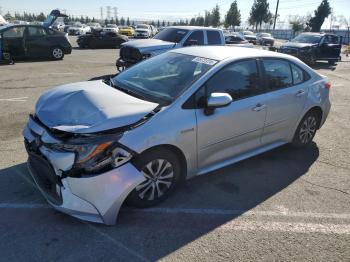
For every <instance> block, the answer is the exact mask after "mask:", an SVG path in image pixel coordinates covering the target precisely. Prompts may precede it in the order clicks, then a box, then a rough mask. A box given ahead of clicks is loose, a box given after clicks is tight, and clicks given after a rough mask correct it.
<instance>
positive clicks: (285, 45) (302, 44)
mask: <svg viewBox="0 0 350 262" xmlns="http://www.w3.org/2000/svg"><path fill="white" fill-rule="evenodd" d="M315 45H317V44H310V43H298V42H287V43H284V44H283V45H281V47H282V48H283V47H293V48H304V47H308V46H309V47H311V46H315Z"/></svg>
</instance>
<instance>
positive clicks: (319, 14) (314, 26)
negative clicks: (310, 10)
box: [307, 0, 332, 32]
mask: <svg viewBox="0 0 350 262" xmlns="http://www.w3.org/2000/svg"><path fill="white" fill-rule="evenodd" d="M331 13H332V9H331V7H330V5H329V2H328V0H322V2H321V4H320V5H319V6H318V8H317V9H316V10H315V15H314V16H313V17H311V19H310V20H309V22H308V23H307V24H308V26H309V27H310V28H311V31H312V32H320V30H321V26H322V25H323V22H324V20H325V19H326V18H327V17H328V16H329V15H330V14H331Z"/></svg>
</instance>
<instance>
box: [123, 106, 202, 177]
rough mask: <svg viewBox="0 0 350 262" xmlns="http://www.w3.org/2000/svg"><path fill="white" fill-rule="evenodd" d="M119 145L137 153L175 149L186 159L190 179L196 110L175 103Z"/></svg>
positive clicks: (194, 142)
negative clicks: (158, 147) (149, 150)
mask: <svg viewBox="0 0 350 262" xmlns="http://www.w3.org/2000/svg"><path fill="white" fill-rule="evenodd" d="M119 142H120V143H121V144H123V145H125V146H127V147H129V148H130V149H132V150H134V151H135V152H137V153H139V154H140V153H142V152H144V151H145V150H147V149H150V148H153V147H155V146H161V145H171V146H175V147H177V148H178V149H180V150H181V151H182V153H183V154H184V156H185V159H186V162H187V177H190V176H192V175H193V173H194V172H195V169H196V167H197V154H196V147H197V143H196V117H195V110H192V109H189V110H185V109H182V108H181V105H178V104H173V105H171V106H168V107H166V108H163V109H162V110H161V111H160V112H158V113H157V114H156V115H154V116H153V117H152V118H151V119H150V120H149V121H148V122H146V123H145V124H143V125H141V126H139V127H137V128H136V129H134V130H131V131H129V132H127V133H125V134H124V136H123V137H122V138H121V139H120V141H119Z"/></svg>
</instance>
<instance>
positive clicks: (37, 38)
mask: <svg viewBox="0 0 350 262" xmlns="http://www.w3.org/2000/svg"><path fill="white" fill-rule="evenodd" d="M25 46H26V53H27V56H28V57H47V56H48V55H49V54H50V48H51V45H50V41H49V39H48V34H47V31H46V29H45V28H44V27H41V26H28V28H27V32H26V36H25Z"/></svg>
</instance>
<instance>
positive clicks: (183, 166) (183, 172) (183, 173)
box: [138, 144, 187, 181]
mask: <svg viewBox="0 0 350 262" xmlns="http://www.w3.org/2000/svg"><path fill="white" fill-rule="evenodd" d="M159 149H166V150H169V151H171V152H173V153H174V154H175V155H176V156H177V157H178V159H179V161H180V165H181V181H184V180H186V177H187V161H186V157H185V154H184V153H183V152H182V150H181V149H180V148H178V147H177V146H174V145H171V144H160V145H155V146H153V147H150V148H147V149H146V150H144V151H142V152H141V153H140V154H138V157H141V156H142V155H143V154H146V153H148V152H151V151H156V150H159Z"/></svg>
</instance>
